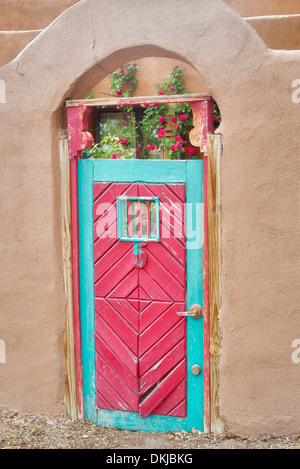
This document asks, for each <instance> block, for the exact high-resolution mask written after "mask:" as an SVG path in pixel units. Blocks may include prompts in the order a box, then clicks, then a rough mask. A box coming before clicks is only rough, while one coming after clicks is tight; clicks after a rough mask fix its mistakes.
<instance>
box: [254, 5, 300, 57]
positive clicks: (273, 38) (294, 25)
mask: <svg viewBox="0 0 300 469" xmlns="http://www.w3.org/2000/svg"><path fill="white" fill-rule="evenodd" d="M299 5H300V2H299ZM247 22H248V24H250V26H252V27H253V28H254V29H255V30H256V32H257V34H258V35H259V36H260V37H261V38H262V40H263V41H264V42H265V43H266V45H267V46H268V47H270V49H278V50H280V49H284V50H300V33H299V31H300V14H298V15H290V16H285V15H284V16H280V15H279V16H260V17H256V18H247Z"/></svg>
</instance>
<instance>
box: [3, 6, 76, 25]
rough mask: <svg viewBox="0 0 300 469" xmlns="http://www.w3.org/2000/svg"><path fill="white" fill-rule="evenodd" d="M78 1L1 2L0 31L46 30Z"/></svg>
mask: <svg viewBox="0 0 300 469" xmlns="http://www.w3.org/2000/svg"><path fill="white" fill-rule="evenodd" d="M78 1H79V0H38V1H37V0H1V3H0V31H26V30H32V29H44V28H46V27H47V26H48V25H49V24H50V23H51V22H52V21H53V20H55V18H57V16H58V15H60V14H61V13H62V12H63V11H65V10H66V9H67V8H70V7H71V6H72V5H74V4H75V3H78Z"/></svg>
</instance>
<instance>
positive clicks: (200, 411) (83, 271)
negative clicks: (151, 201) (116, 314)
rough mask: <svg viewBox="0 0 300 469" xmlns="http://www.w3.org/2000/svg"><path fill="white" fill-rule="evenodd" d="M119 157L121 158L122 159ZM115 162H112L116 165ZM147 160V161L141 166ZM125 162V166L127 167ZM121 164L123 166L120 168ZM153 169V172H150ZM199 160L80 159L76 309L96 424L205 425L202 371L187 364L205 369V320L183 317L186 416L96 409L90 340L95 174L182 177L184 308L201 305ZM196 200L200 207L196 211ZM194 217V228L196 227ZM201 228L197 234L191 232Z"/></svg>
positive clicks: (87, 398) (126, 178)
mask: <svg viewBox="0 0 300 469" xmlns="http://www.w3.org/2000/svg"><path fill="white" fill-rule="evenodd" d="M119 163H122V164H121V165H120V164H119ZM114 165H115V166H114ZM144 165H145V166H144ZM127 166H128V167H127ZM121 169H122V172H121ZM150 173H151V174H150ZM202 174H203V165H202V161H157V160H153V161H136V160H132V161H106V160H80V161H79V165H78V179H79V181H78V184H79V225H80V226H79V249H80V310H81V328H82V331H81V334H82V335H81V339H82V363H83V393H84V404H85V417H86V418H87V419H88V420H90V421H91V422H93V423H98V424H99V425H110V426H116V427H118V428H124V429H131V430H143V431H153V432H160V431H162V432H165V431H177V430H186V431H189V430H191V429H192V428H193V427H194V428H196V429H198V430H200V431H204V388H203V386H204V382H203V373H201V374H200V375H199V376H194V375H192V373H191V371H190V370H191V366H192V365H194V364H198V365H199V366H200V367H201V369H202V370H203V320H202V319H193V318H187V417H186V418H176V417H165V416H156V415H150V416H149V417H147V418H146V419H142V418H141V417H140V416H139V414H137V413H132V412H120V411H108V410H99V409H98V410H97V409H96V396H95V392H96V367H95V342H94V331H95V323H94V270H93V269H94V262H93V260H94V259H93V187H92V185H93V180H94V181H112V182H134V181H141V182H153V183H159V182H162V183H186V199H187V206H189V205H190V207H191V208H190V210H189V212H188V213H187V216H186V235H187V271H186V275H187V308H189V307H190V306H191V305H192V304H193V303H199V304H201V305H202V301H203V288H202V215H201V213H202V209H203V186H202V180H203V179H202ZM196 204H198V207H200V209H199V211H198V214H197V217H196V213H197V211H196V207H197V206H196ZM196 222H197V230H195V227H196ZM194 231H195V233H196V234H197V233H198V234H199V232H200V238H199V236H198V239H197V236H196V235H195V233H194Z"/></svg>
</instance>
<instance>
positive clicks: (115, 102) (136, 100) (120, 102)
mask: <svg viewBox="0 0 300 469" xmlns="http://www.w3.org/2000/svg"><path fill="white" fill-rule="evenodd" d="M210 100H211V96H210V95H209V94H204V93H198V94H184V95H175V94H174V95H168V96H166V95H164V96H138V97H130V98H118V97H112V98H101V99H99V98H94V99H73V100H67V101H66V106H67V107H78V106H86V107H88V106H130V105H132V104H152V103H159V104H164V103H186V102H194V101H210Z"/></svg>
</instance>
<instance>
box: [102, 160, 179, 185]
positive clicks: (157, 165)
mask: <svg viewBox="0 0 300 469" xmlns="http://www.w3.org/2000/svg"><path fill="white" fill-rule="evenodd" d="M94 162H95V174H94V176H95V181H99V182H100V181H111V182H139V181H143V182H165V183H168V182H185V181H186V174H185V173H186V164H185V163H186V161H184V160H178V161H170V160H117V161H116V160H94Z"/></svg>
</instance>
